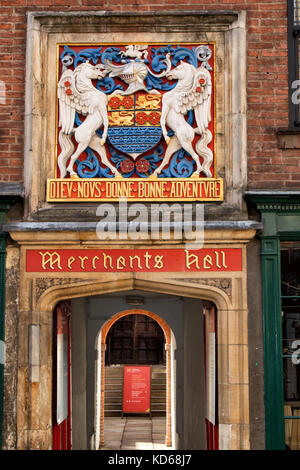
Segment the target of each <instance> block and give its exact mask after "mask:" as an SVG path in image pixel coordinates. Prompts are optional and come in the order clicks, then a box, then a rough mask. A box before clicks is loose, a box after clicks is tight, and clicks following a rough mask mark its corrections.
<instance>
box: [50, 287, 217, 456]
mask: <svg viewBox="0 0 300 470" xmlns="http://www.w3.org/2000/svg"><path fill="white" fill-rule="evenodd" d="M132 295H138V296H139V297H140V298H141V299H142V300H141V302H142V305H139V306H138V307H139V308H138V309H137V308H135V309H132V308H131V309H130V308H128V307H130V305H129V304H128V302H129V301H128V296H132ZM69 304H70V316H69V318H70V329H69V344H70V360H69V372H68V374H69V378H70V380H69V382H70V388H69V392H68V393H69V394H70V396H69V412H68V413H69V415H68V416H69V418H70V419H71V430H72V438H71V445H72V448H73V449H99V448H101V446H102V447H103V445H105V439H106V436H105V432H104V430H105V426H104V424H105V419H106V418H107V417H108V408H107V407H106V405H107V400H106V401H105V396H106V398H107V397H108V394H107V392H108V389H107V388H106V386H107V384H108V382H107V381H106V374H105V369H108V368H110V369H111V370H113V369H114V370H116V368H118V367H119V368H121V367H123V368H124V366H126V365H127V366H128V365H130V364H134V363H137V364H138V365H150V366H151V368H152V369H153V370H155V368H157V371H159V369H160V368H164V377H163V379H162V381H164V383H165V395H163V394H161V395H160V396H159V397H156V398H158V399H159V400H160V402H159V401H157V402H156V403H155V402H154V401H153V402H152V403H151V408H152V409H154V408H155V405H156V404H157V405H158V406H159V408H158V409H156V412H157V413H156V414H157V416H158V417H159V415H160V417H161V418H164V419H165V423H166V424H165V427H164V429H165V432H164V443H165V445H166V446H167V447H168V448H169V449H171V448H174V449H190V450H192V449H215V448H217V447H218V436H217V427H218V415H217V406H216V404H217V355H216V348H217V346H216V345H217V340H216V332H217V325H216V318H217V315H216V309H215V306H214V304H206V303H205V304H203V303H202V302H201V301H200V300H198V299H193V298H186V297H181V296H175V295H166V294H156V293H153V292H146V291H128V292H119V293H114V294H109V295H103V296H91V297H84V298H78V299H72V300H71V301H70V303H69ZM133 310H134V313H133ZM134 317H135V318H134ZM145 317H147V318H145ZM120 320H121V321H120ZM118 322H119V323H118ZM114 325H115V326H114ZM134 332H135V333H134ZM56 334H57V331H56V333H54V336H55V335H56ZM126 345H127V346H126ZM53 360H54V361H56V362H57V361H58V357H55V356H53ZM53 370H57V369H55V367H54V368H53ZM160 378H161V377H160ZM55 387H56V385H55V377H53V397H54V399H55V397H57V390H56V389H55ZM159 393H161V391H160V392H159ZM162 397H163V399H162ZM119 400H120V399H119ZM120 403H121V402H120V401H119V409H118V410H117V411H118V413H119V412H120ZM154 415H155V413H154ZM53 422H54V425H55V420H54V421H53ZM54 448H55V447H54ZM140 448H143V447H142V446H141V447H140ZM145 448H147V447H145Z"/></svg>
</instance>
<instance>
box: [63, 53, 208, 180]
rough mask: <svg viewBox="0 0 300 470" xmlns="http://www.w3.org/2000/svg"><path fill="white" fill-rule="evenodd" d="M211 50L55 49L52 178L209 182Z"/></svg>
mask: <svg viewBox="0 0 300 470" xmlns="http://www.w3.org/2000/svg"><path fill="white" fill-rule="evenodd" d="M213 73H214V46H213V44H188V45H182V46H181V45H176V46H175V45H145V44H135V45H132V44H130V45H120V46H115V45H112V46H100V47H98V46H93V47H87V46H72V47H69V46H66V45H65V46H60V50H59V78H58V92H57V95H58V103H59V106H58V115H59V120H58V143H57V148H58V155H57V172H56V176H57V178H60V179H73V180H74V179H76V180H77V179H95V178H96V179H110V178H113V179H118V180H119V179H128V178H133V179H137V178H140V179H145V178H148V179H149V180H153V179H160V178H163V179H165V178H193V179H197V178H202V179H205V178H206V179H211V178H214V177H215V168H214V164H215V162H214V122H213V109H214V75H213Z"/></svg>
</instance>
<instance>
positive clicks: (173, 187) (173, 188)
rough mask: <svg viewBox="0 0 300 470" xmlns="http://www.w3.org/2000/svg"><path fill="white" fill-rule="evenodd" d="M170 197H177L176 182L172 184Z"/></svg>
mask: <svg viewBox="0 0 300 470" xmlns="http://www.w3.org/2000/svg"><path fill="white" fill-rule="evenodd" d="M170 197H176V186H175V183H174V182H172V183H171V191H170Z"/></svg>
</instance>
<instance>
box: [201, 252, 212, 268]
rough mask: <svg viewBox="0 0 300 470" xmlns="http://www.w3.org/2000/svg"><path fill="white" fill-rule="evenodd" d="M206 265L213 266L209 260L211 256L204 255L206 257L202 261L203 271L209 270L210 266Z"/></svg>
mask: <svg viewBox="0 0 300 470" xmlns="http://www.w3.org/2000/svg"><path fill="white" fill-rule="evenodd" d="M208 264H209V265H210V266H212V265H213V262H212V259H211V256H210V255H206V256H205V257H204V260H203V267H204V269H210V266H208Z"/></svg>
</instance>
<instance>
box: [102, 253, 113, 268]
mask: <svg viewBox="0 0 300 470" xmlns="http://www.w3.org/2000/svg"><path fill="white" fill-rule="evenodd" d="M102 254H103V264H104V267H105V269H108V268H107V265H106V260H107V258H108V259H109V264H110V269H113V265H112V257H111V256H109V255H106V254H105V253H102Z"/></svg>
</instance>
